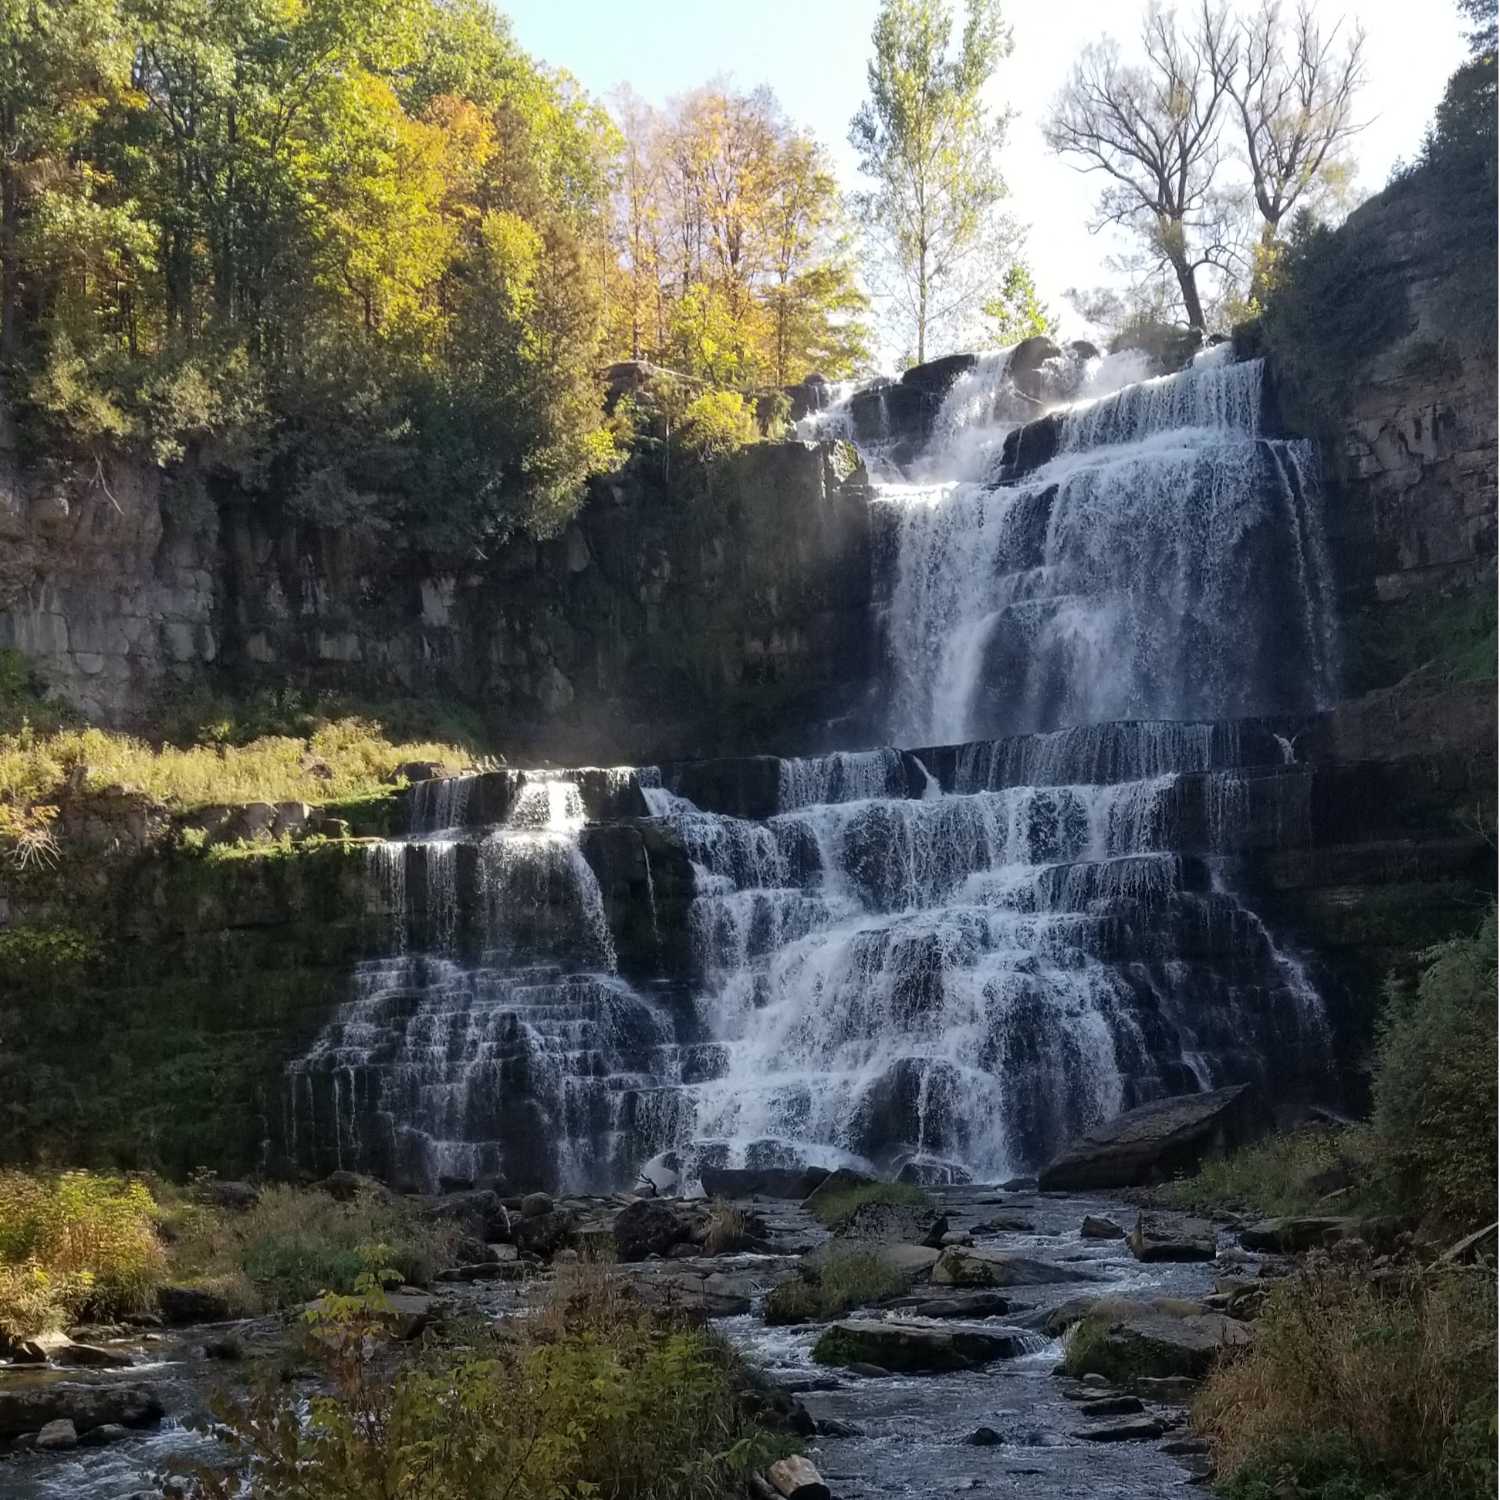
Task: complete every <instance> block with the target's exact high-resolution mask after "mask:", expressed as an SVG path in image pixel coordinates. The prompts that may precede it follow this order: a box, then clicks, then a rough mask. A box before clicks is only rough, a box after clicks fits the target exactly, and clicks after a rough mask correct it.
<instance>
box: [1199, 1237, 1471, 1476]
mask: <svg viewBox="0 0 1500 1500" xmlns="http://www.w3.org/2000/svg"><path fill="white" fill-rule="evenodd" d="M1494 1410H1495V1285H1494V1278H1493V1274H1492V1273H1491V1272H1489V1271H1487V1270H1480V1271H1460V1270H1451V1271H1445V1272H1441V1273H1439V1272H1433V1271H1428V1272H1425V1273H1423V1272H1418V1271H1413V1272H1411V1273H1409V1274H1407V1275H1404V1276H1400V1277H1396V1278H1392V1279H1387V1280H1378V1281H1377V1280H1372V1278H1371V1275H1370V1272H1369V1269H1368V1268H1367V1267H1362V1266H1347V1265H1338V1266H1335V1265H1330V1264H1326V1263H1319V1264H1314V1265H1309V1266H1307V1267H1305V1268H1304V1269H1303V1270H1302V1271H1301V1272H1300V1273H1299V1274H1298V1275H1296V1276H1294V1277H1290V1278H1288V1279H1287V1280H1286V1281H1284V1282H1282V1283H1281V1284H1279V1285H1278V1286H1277V1287H1276V1289H1275V1290H1274V1292H1273V1293H1272V1295H1271V1298H1270V1301H1269V1302H1268V1304H1267V1307H1266V1311H1265V1313H1264V1314H1263V1315H1262V1317H1261V1318H1260V1319H1259V1320H1258V1322H1257V1325H1256V1337H1255V1341H1254V1343H1253V1344H1252V1345H1251V1346H1250V1348H1249V1350H1248V1351H1247V1353H1246V1354H1245V1355H1244V1356H1243V1357H1241V1358H1237V1359H1235V1360H1232V1361H1229V1362H1226V1363H1224V1364H1222V1365H1221V1366H1220V1367H1218V1369H1217V1370H1216V1371H1215V1373H1214V1374H1213V1376H1212V1378H1211V1380H1210V1382H1209V1384H1208V1386H1207V1388H1206V1389H1205V1391H1204V1393H1203V1395H1202V1396H1201V1397H1200V1398H1199V1400H1198V1403H1197V1405H1196V1406H1195V1407H1194V1411H1193V1421H1194V1425H1195V1426H1196V1427H1197V1428H1198V1429H1199V1430H1200V1431H1201V1432H1203V1433H1204V1434H1205V1435H1206V1436H1208V1438H1209V1439H1210V1441H1211V1442H1212V1444H1213V1449H1214V1457H1215V1460H1216V1462H1217V1464H1218V1469H1219V1473H1220V1474H1221V1475H1222V1476H1224V1477H1225V1478H1226V1480H1228V1481H1229V1483H1230V1486H1231V1488H1230V1491H1229V1492H1230V1493H1233V1494H1238V1495H1244V1496H1247V1497H1248V1496H1252V1495H1257V1494H1259V1493H1260V1492H1261V1491H1260V1489H1259V1488H1258V1486H1261V1485H1264V1486H1266V1489H1265V1493H1267V1494H1271V1493H1280V1491H1278V1490H1276V1489H1275V1485H1276V1484H1277V1483H1279V1482H1281V1479H1280V1478H1278V1476H1279V1475H1280V1476H1283V1477H1290V1478H1291V1479H1292V1480H1293V1481H1295V1482H1298V1483H1300V1482H1301V1481H1302V1479H1303V1478H1304V1477H1305V1476H1306V1475H1307V1474H1310V1473H1312V1472H1314V1471H1316V1470H1318V1469H1320V1468H1330V1467H1331V1469H1332V1473H1331V1476H1330V1477H1328V1478H1327V1479H1326V1480H1324V1479H1321V1478H1320V1479H1319V1481H1318V1483H1319V1484H1320V1486H1322V1485H1325V1484H1326V1486H1327V1488H1326V1490H1325V1489H1324V1488H1320V1489H1318V1490H1317V1491H1314V1493H1325V1492H1326V1493H1327V1494H1329V1495H1330V1496H1331V1495H1334V1494H1340V1493H1342V1494H1355V1493H1359V1494H1372V1495H1373V1494H1379V1493H1381V1492H1382V1490H1383V1489H1384V1488H1385V1487H1387V1486H1392V1487H1394V1489H1395V1491H1397V1492H1399V1493H1403V1494H1404V1493H1410V1494H1420V1495H1422V1496H1423V1497H1424V1500H1459V1497H1464V1500H1467V1497H1470V1496H1480V1495H1483V1496H1486V1497H1487V1496H1491V1495H1493V1494H1494V1493H1495V1456H1494V1454H1495V1450H1494V1439H1493V1431H1492V1423H1493V1418H1494ZM1345 1480H1347V1481H1349V1482H1350V1483H1357V1484H1358V1485H1359V1486H1363V1487H1362V1488H1354V1489H1351V1488H1348V1487H1347V1485H1346V1487H1345V1488H1344V1489H1343V1490H1339V1489H1338V1488H1336V1485H1337V1484H1338V1483H1343V1482H1344V1481H1345ZM1296 1493H1298V1494H1304V1493H1309V1491H1307V1490H1304V1489H1296Z"/></svg>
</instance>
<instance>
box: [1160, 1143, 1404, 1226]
mask: <svg viewBox="0 0 1500 1500" xmlns="http://www.w3.org/2000/svg"><path fill="white" fill-rule="evenodd" d="M1372 1151H1373V1145H1372V1142H1371V1139H1370V1133H1369V1130H1368V1129H1367V1128H1366V1127H1362V1126H1355V1127H1351V1128H1347V1129H1338V1128H1334V1127H1331V1126H1311V1127H1308V1128H1306V1129H1303V1130H1294V1131H1289V1132H1287V1133H1286V1134H1284V1135H1276V1136H1272V1137H1270V1138H1269V1139H1268V1140H1265V1141H1262V1142H1261V1143H1260V1144H1258V1145H1255V1146H1247V1147H1245V1148H1244V1149H1243V1150H1240V1151H1236V1152H1234V1153H1233V1154H1232V1155H1230V1156H1226V1157H1223V1158H1221V1159H1219V1160H1216V1161H1208V1162H1205V1163H1204V1164H1203V1165H1202V1166H1201V1167H1200V1168H1199V1169H1198V1171H1197V1173H1195V1174H1194V1175H1193V1176H1192V1177H1184V1178H1179V1179H1178V1180H1177V1181H1175V1182H1169V1183H1166V1184H1164V1185H1163V1186H1161V1187H1160V1188H1158V1189H1156V1191H1155V1193H1154V1195H1153V1196H1154V1197H1155V1198H1156V1199H1157V1200H1158V1201H1159V1202H1161V1203H1163V1204H1166V1205H1167V1206H1168V1207H1171V1208H1179V1209H1184V1210H1187V1211H1189V1212H1193V1213H1209V1214H1212V1213H1252V1214H1256V1215H1259V1216H1260V1217H1263V1218H1267V1217H1271V1216H1274V1215H1282V1214H1305V1213H1311V1212H1313V1211H1314V1210H1316V1209H1319V1208H1320V1207H1322V1205H1321V1203H1320V1200H1321V1199H1322V1198H1324V1197H1326V1196H1327V1194H1328V1193H1329V1192H1331V1191H1333V1186H1332V1185H1333V1184H1336V1183H1340V1182H1341V1181H1342V1180H1344V1179H1347V1180H1348V1181H1349V1182H1351V1183H1352V1189H1351V1191H1349V1192H1348V1193H1345V1194H1344V1195H1342V1196H1341V1197H1340V1199H1339V1200H1338V1209H1337V1211H1338V1212H1339V1213H1347V1212H1349V1211H1350V1208H1351V1206H1353V1205H1357V1204H1358V1205H1363V1204H1366V1203H1368V1202H1369V1201H1370V1199H1371V1198H1372V1196H1375V1195H1374V1190H1373V1187H1372V1184H1371V1181H1370V1178H1371V1175H1372V1171H1373V1166H1372V1162H1371V1155H1372Z"/></svg>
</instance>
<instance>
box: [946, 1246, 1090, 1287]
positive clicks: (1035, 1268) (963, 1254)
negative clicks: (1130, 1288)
mask: <svg viewBox="0 0 1500 1500" xmlns="http://www.w3.org/2000/svg"><path fill="white" fill-rule="evenodd" d="M932 1280H933V1283H934V1285H937V1286H969V1287H999V1286H1048V1285H1052V1284H1055V1283H1058V1282H1064V1281H1101V1280H1103V1278H1102V1277H1100V1276H1096V1275H1094V1274H1093V1273H1092V1272H1090V1271H1080V1270H1079V1269H1078V1268H1077V1266H1062V1265H1052V1264H1051V1263H1050V1262H1048V1261H1044V1260H1030V1259H1028V1258H1027V1257H1025V1256H1023V1255H1006V1254H1005V1253H1004V1252H1003V1251H1000V1250H988V1249H985V1248H983V1247H976V1246H967V1245H954V1246H952V1247H951V1248H950V1249H947V1250H944V1251H943V1254H942V1257H941V1258H940V1259H939V1261H938V1263H937V1265H935V1266H934V1267H933V1268H932Z"/></svg>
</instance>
